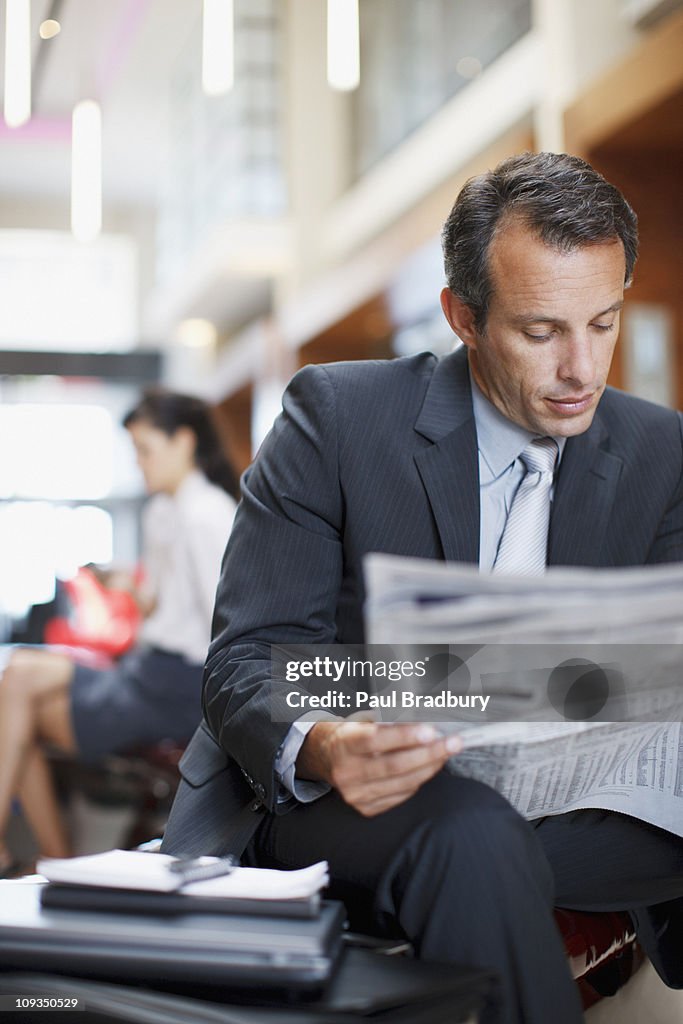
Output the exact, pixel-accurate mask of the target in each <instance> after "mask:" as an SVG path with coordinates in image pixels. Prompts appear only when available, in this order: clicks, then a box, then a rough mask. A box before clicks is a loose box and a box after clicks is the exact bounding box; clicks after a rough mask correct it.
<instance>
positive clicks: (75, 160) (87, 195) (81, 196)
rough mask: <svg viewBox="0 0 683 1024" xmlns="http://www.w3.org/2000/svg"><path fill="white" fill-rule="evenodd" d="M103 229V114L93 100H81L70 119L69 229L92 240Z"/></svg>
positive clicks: (84, 239)
mask: <svg viewBox="0 0 683 1024" xmlns="http://www.w3.org/2000/svg"><path fill="white" fill-rule="evenodd" d="M101 228H102V114H101V112H100V105H99V103H96V102H95V101H94V100H82V101H81V102H80V103H77V104H76V106H75V107H74V109H73V116H72V121H71V230H72V232H73V235H74V238H77V239H78V241H79V242H92V241H93V239H95V238H97V236H98V235H99V233H100V230H101Z"/></svg>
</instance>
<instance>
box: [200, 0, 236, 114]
mask: <svg viewBox="0 0 683 1024" xmlns="http://www.w3.org/2000/svg"><path fill="white" fill-rule="evenodd" d="M234 81H235V14H234V9H233V0H204V16H203V21H202V88H203V90H204V92H205V94H206V95H207V96H222V95H223V94H224V93H226V92H229V91H230V89H232V87H233V84H234Z"/></svg>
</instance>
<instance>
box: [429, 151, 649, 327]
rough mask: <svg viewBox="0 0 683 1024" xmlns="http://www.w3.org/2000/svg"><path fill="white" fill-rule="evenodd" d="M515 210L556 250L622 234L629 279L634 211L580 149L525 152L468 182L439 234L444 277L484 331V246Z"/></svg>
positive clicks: (488, 288)
mask: <svg viewBox="0 0 683 1024" xmlns="http://www.w3.org/2000/svg"><path fill="white" fill-rule="evenodd" d="M510 217H519V218H520V219H521V220H522V221H523V223H524V224H525V225H526V226H528V227H529V228H530V230H531V231H533V232H534V233H535V234H536V235H537V237H538V238H539V239H540V240H541V241H542V242H545V243H546V244H547V245H549V246H552V247H553V248H555V249H557V250H559V251H560V252H571V251H572V250H574V249H577V248H580V247H581V246H585V245H595V244H596V243H599V242H609V241H612V240H615V239H617V238H618V239H621V242H622V243H623V246H624V254H625V257H626V278H625V283H626V284H627V285H628V284H630V282H631V278H632V276H633V268H634V265H635V262H636V257H637V255H638V226H637V218H636V215H635V213H634V212H633V210H632V209H631V207H630V206H629V204H628V203H627V201H626V199H625V198H624V196H623V195H622V194H621V192H620V191H619V189H618V188H616V187H615V186H614V185H610V183H609V182H608V181H606V180H605V178H603V176H602V175H601V174H598V172H597V171H596V170H594V168H592V167H591V166H590V164H587V163H586V161H585V160H581V159H580V157H577V156H569V155H568V154H566V153H522V154H520V155H519V156H513V157H509V158H508V159H507V160H503V162H502V163H500V164H498V166H497V167H496V168H495V169H494V170H492V171H487V172H486V173H485V174H479V175H477V176H476V177H474V178H470V179H469V181H467V182H466V183H465V185H464V187H463V189H462V191H461V192H460V195H459V196H458V198H457V199H456V201H455V205H454V206H453V209H452V210H451V212H450V214H449V217H448V220H447V221H446V223H445V224H444V228H443V232H442V235H441V242H442V246H443V255H444V265H445V269H446V281H447V283H448V287H449V288H450V289H451V291H452V292H453V293H454V294H455V295H457V296H458V298H460V299H461V300H462V301H463V302H464V303H465V304H466V305H467V306H469V307H470V309H471V310H472V312H473V313H474V317H475V326H476V327H477V330H479V331H482V332H483V331H484V329H485V327H486V319H487V315H488V310H489V303H490V301H491V293H492V290H493V285H492V282H491V276H490V271H489V258H488V257H489V248H490V245H491V242H492V241H493V239H494V237H495V235H496V231H497V230H498V228H499V227H500V226H501V224H503V223H504V222H506V221H507V220H508V219H509V218H510Z"/></svg>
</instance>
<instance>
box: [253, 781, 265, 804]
mask: <svg viewBox="0 0 683 1024" xmlns="http://www.w3.org/2000/svg"><path fill="white" fill-rule="evenodd" d="M254 792H255V793H256V796H257V797H259V798H260V799H261V800H265V798H266V791H265V788H264V787H263V786H262V785H261V783H259V784H258V785H257V786H255V787H254Z"/></svg>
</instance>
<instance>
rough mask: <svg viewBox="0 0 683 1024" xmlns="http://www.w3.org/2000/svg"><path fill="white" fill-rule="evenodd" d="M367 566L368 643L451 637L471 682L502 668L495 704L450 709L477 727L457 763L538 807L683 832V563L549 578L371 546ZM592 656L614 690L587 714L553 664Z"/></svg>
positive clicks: (459, 728)
mask: <svg viewBox="0 0 683 1024" xmlns="http://www.w3.org/2000/svg"><path fill="white" fill-rule="evenodd" d="M365 572H366V588H367V603H366V623H367V641H368V643H370V644H392V645H393V646H394V648H398V649H399V650H401V651H402V652H408V651H411V650H414V649H415V648H417V647H419V646H420V645H427V644H430V645H432V644H439V645H444V649H445V650H448V651H454V652H457V653H458V654H459V655H460V658H459V663H462V661H463V659H465V660H466V661H467V669H468V681H469V683H468V685H475V684H476V685H478V686H479V687H480V689H481V691H482V692H483V691H485V690H486V689H487V687H489V688H490V684H491V680H493V681H494V687H493V692H494V694H495V699H493V700H492V701H491V706H490V709H489V711H488V713H487V714H483V713H482V712H481V711H480V712H479V713H478V714H472V713H468V714H463V715H462V718H461V720H457V721H456V720H454V716H453V715H450V716H449V720H448V721H439V722H438V727H439V728H440V729H441V730H442V731H450V732H459V733H460V735H461V736H462V739H463V743H464V749H463V751H462V753H460V754H458V755H457V756H456V757H454V758H452V759H451V762H450V763H449V767H450V769H451V770H452V771H453V772H454V773H456V774H460V775H465V776H468V777H470V778H474V779H478V780H480V781H482V782H484V783H486V784H487V785H490V786H492V787H494V788H495V789H497V790H499V791H500V792H501V793H502V794H503V796H505V797H506V799H507V800H509V801H510V803H512V804H513V806H514V807H515V808H516V809H517V810H518V811H519V812H520V813H521V814H523V815H524V816H525V817H526V818H528V819H533V818H538V817H541V816H543V815H551V814H561V813H564V812H566V811H571V810H576V809H580V808H604V809H607V810H611V811H619V812H621V813H624V814H629V815H632V816H634V817H637V818H640V819H642V820H643V821H647V822H650V823H651V824H653V825H657V826H659V827H661V828H665V829H667V830H668V831H670V832H673V833H675V834H676V835H679V836H682V837H683V726H682V725H681V720H682V719H683V685H682V684H683V678H682V677H683V614H682V612H683V565H666V566H655V567H648V568H637V569H617V570H603V569H601V570H593V569H564V568H562V569H549V570H548V572H547V573H546V574H545V575H544V576H543V577H540V578H539V577H512V576H504V575H493V574H485V573H480V572H479V571H478V569H477V568H476V567H473V566H464V565H454V564H451V565H446V564H441V563H434V562H427V561H421V560H418V559H406V558H398V557H395V556H388V555H370V556H369V557H368V558H367V559H366V564H365ZM463 651H465V654H463ZM588 664H590V665H593V666H595V665H597V666H598V668H599V670H600V672H601V673H602V675H601V679H602V680H603V683H604V682H605V681H606V683H605V685H606V686H607V690H605V693H604V694H603V696H602V697H601V702H600V706H599V707H598V705H597V704H596V703H595V699H594V698H595V693H591V694H589V696H588V699H587V700H586V699H585V693H584V694H583V698H584V703H583V705H581V704H579V706H580V707H583V708H584V710H586V713H585V714H584V715H582V716H581V720H575V719H577V718H578V717H579V716H578V715H575V714H573V713H572V711H571V709H570V710H569V711H568V710H567V709H568V708H569V707H570V705H569V704H568V703H567V702H566V701H565V703H564V704H563V703H562V701H560V702H559V703H558V701H557V700H555V699H554V698H553V694H552V686H551V682H552V680H550V677H551V676H552V675H553V672H554V673H556V674H557V671H558V669H557V666H561V667H562V671H564V672H565V676H562V672H560V676H559V678H560V683H563V680H564V679H565V678H566V673H567V672H571V671H575V672H578V671H579V669H577V668H576V666H581V668H580V671H584V668H583V666H585V665H588ZM553 666H555V667H553ZM566 666H569V668H568V669H567V668H565V667H566ZM588 675H590V674H588ZM588 675H586V674H584V676H583V678H584V679H585V678H588ZM595 678H597V677H596V676H595V674H593V676H591V679H592V680H593V681H594V679H595ZM549 680H550V681H549ZM506 686H507V691H506ZM568 689H569V690H571V685H569V687H568ZM608 691H609V692H608ZM404 717H405V716H404ZM506 719H507V720H506Z"/></svg>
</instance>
